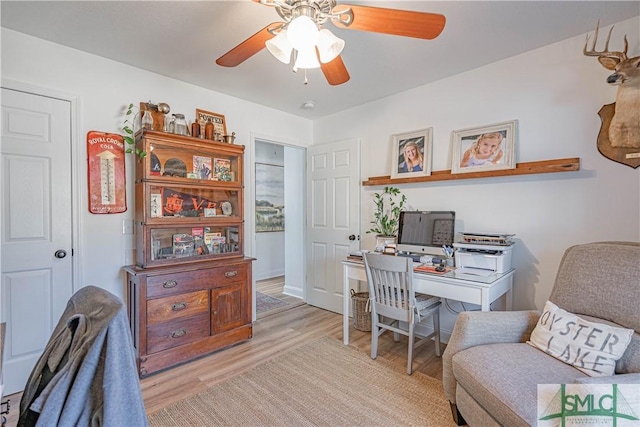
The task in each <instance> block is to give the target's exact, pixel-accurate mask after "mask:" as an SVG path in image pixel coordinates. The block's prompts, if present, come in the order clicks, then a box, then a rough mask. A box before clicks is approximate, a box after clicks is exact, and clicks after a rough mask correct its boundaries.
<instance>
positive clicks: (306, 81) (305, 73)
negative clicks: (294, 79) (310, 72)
mask: <svg viewBox="0 0 640 427" xmlns="http://www.w3.org/2000/svg"><path fill="white" fill-rule="evenodd" d="M304 84H306V85H308V84H309V80H308V79H307V69H306V68H305V69H304Z"/></svg>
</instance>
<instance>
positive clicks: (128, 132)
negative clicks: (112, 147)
mask: <svg viewBox="0 0 640 427" xmlns="http://www.w3.org/2000/svg"><path fill="white" fill-rule="evenodd" d="M137 110H138V108H137V107H136V106H134V105H133V104H129V105H128V106H127V111H126V113H125V115H124V116H125V118H124V122H123V123H122V137H123V138H124V142H126V144H127V145H128V147H127V148H126V149H125V153H135V155H136V156H138V159H143V158H144V157H145V156H146V155H147V153H146V152H144V151H142V150H140V149H139V148H138V147H136V141H135V135H134V133H135V130H134V129H135V124H134V123H135V120H136V116H137V115H138V113H139V111H137Z"/></svg>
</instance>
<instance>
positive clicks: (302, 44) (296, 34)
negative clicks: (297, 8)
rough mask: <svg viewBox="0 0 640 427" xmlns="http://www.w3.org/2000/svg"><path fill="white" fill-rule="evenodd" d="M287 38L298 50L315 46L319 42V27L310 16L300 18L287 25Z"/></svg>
mask: <svg viewBox="0 0 640 427" xmlns="http://www.w3.org/2000/svg"><path fill="white" fill-rule="evenodd" d="M287 38H288V39H289V42H290V43H291V45H292V46H293V47H294V48H295V49H297V50H302V49H305V48H307V47H312V46H315V45H316V42H317V40H318V26H317V25H316V23H315V22H314V21H313V20H312V19H311V18H309V17H308V16H305V15H302V16H298V17H297V18H295V19H293V20H292V21H291V22H290V23H289V25H287Z"/></svg>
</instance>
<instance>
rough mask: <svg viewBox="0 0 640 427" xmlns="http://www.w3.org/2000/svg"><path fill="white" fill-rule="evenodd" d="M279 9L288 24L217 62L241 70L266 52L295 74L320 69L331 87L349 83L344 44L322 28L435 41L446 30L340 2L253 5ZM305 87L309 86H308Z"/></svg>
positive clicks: (404, 14)
mask: <svg viewBox="0 0 640 427" xmlns="http://www.w3.org/2000/svg"><path fill="white" fill-rule="evenodd" d="M253 1H254V2H256V3H260V4H263V5H265V6H271V7H274V8H275V9H276V12H278V15H280V17H281V18H282V19H283V20H284V22H272V23H271V24H269V25H267V26H266V27H264V28H263V29H261V30H260V31H258V32H257V33H255V34H254V35H252V36H251V37H249V38H248V39H246V40H245V41H243V42H242V43H240V44H239V45H237V46H236V47H234V48H233V49H231V50H230V51H228V52H227V53H225V54H224V55H222V56H221V57H220V58H218V59H217V60H216V64H218V65H221V66H224V67H235V66H237V65H240V64H241V63H243V62H244V61H246V60H247V59H249V58H250V57H252V56H253V55H255V54H256V53H258V52H260V51H261V50H262V49H263V48H265V47H266V48H267V50H269V52H271V54H272V55H273V56H275V57H276V58H277V59H278V60H280V61H281V62H284V63H285V64H288V63H290V61H291V58H292V56H293V58H294V67H293V71H297V70H298V69H305V70H306V69H309V68H318V67H319V68H320V69H321V70H322V73H323V74H324V76H325V77H326V79H327V81H328V82H329V84H331V85H334V86H335V85H340V84H343V83H346V82H347V81H349V78H350V77H349V72H348V71H347V68H346V66H345V64H344V62H343V61H342V58H341V56H340V53H341V52H342V49H343V48H344V41H343V40H341V39H339V38H338V37H336V36H335V35H333V33H331V32H330V31H329V30H328V29H326V28H323V24H324V23H326V22H327V21H331V22H332V23H333V24H334V25H335V26H336V27H338V28H345V29H350V30H360V31H371V32H375V33H384V34H391V35H397V36H404V37H413V38H421V39H434V38H436V37H437V36H438V35H439V34H440V33H441V32H442V30H443V29H444V25H445V22H446V19H445V17H444V16H443V15H440V14H437V13H427V12H413V11H408V10H399V9H386V8H381V7H371V6H357V5H350V4H342V5H337V4H336V1H335V0H253ZM305 83H306V82H305Z"/></svg>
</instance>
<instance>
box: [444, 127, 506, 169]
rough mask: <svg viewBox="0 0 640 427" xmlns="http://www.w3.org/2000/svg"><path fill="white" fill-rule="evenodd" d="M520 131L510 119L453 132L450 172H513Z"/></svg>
mask: <svg viewBox="0 0 640 427" xmlns="http://www.w3.org/2000/svg"><path fill="white" fill-rule="evenodd" d="M517 128H518V122H517V120H511V121H508V122H502V123H496V124H493V125H489V126H483V127H478V128H470V129H462V130H456V131H453V132H451V144H452V146H453V155H452V163H451V173H469V172H481V171H488V170H500V169H514V168H515V167H516V162H515V142H516V136H517Z"/></svg>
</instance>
